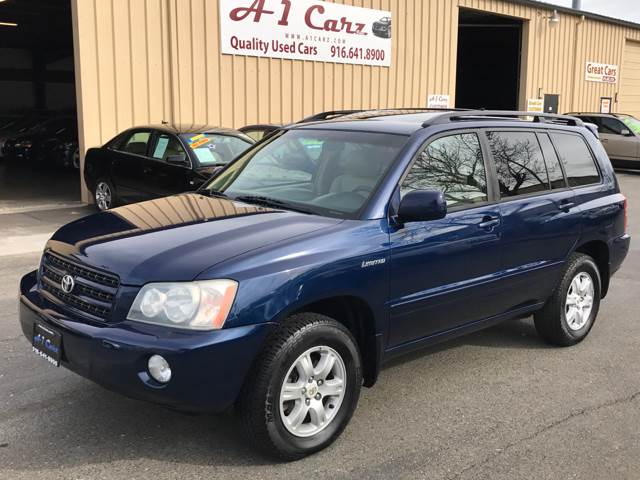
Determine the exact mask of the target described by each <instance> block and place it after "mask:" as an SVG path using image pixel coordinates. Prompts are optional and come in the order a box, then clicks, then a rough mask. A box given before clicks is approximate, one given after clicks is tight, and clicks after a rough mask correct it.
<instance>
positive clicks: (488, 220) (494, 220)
mask: <svg viewBox="0 0 640 480" xmlns="http://www.w3.org/2000/svg"><path fill="white" fill-rule="evenodd" d="M498 225H500V218H499V217H492V216H490V215H487V216H485V217H483V218H482V221H481V222H480V223H479V224H478V227H480V228H482V229H483V230H492V229H493V227H497V226H498Z"/></svg>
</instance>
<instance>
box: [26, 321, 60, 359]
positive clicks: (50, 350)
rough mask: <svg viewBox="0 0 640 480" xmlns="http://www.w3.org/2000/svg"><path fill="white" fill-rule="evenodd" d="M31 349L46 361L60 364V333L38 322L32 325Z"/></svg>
mask: <svg viewBox="0 0 640 480" xmlns="http://www.w3.org/2000/svg"><path fill="white" fill-rule="evenodd" d="M32 345H33V351H34V352H36V353H37V354H38V355H40V356H41V357H42V358H44V359H45V360H46V361H48V362H49V363H51V364H52V365H55V366H56V367H59V366H60V357H61V356H62V335H61V334H60V333H59V332H56V331H55V330H53V329H51V328H49V327H45V326H44V325H41V324H39V323H36V324H34V325H33V342H32Z"/></svg>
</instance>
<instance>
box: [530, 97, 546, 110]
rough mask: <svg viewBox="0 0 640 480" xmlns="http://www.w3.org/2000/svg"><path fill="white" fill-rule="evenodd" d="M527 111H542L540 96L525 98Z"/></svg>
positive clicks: (542, 105) (542, 102)
mask: <svg viewBox="0 0 640 480" xmlns="http://www.w3.org/2000/svg"><path fill="white" fill-rule="evenodd" d="M527 112H536V113H542V112H544V100H542V99H541V98H530V99H528V100H527Z"/></svg>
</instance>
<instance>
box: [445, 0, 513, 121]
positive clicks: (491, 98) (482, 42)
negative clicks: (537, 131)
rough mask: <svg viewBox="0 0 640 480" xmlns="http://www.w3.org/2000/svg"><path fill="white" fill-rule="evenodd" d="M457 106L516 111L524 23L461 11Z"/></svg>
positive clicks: (507, 18)
mask: <svg viewBox="0 0 640 480" xmlns="http://www.w3.org/2000/svg"><path fill="white" fill-rule="evenodd" d="M458 22H459V25H458V65H457V76H456V107H458V108H485V109H492V110H493V109H497V110H517V109H518V95H519V86H520V53H521V51H522V21H521V20H518V19H514V18H511V17H503V16H499V15H492V14H488V13H484V12H478V11H472V10H465V9H460V16H459V20H458Z"/></svg>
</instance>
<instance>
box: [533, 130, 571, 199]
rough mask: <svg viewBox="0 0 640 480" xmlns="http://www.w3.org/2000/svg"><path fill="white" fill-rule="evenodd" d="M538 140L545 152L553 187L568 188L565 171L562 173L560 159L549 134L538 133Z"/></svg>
mask: <svg viewBox="0 0 640 480" xmlns="http://www.w3.org/2000/svg"><path fill="white" fill-rule="evenodd" d="M538 141H539V142H540V146H541V147H542V152H543V153H544V161H545V163H546V164H547V174H548V175H549V182H550V183H551V188H553V189H556V188H566V187H567V182H566V181H565V179H564V173H562V166H561V165H560V159H559V158H558V155H557V154H556V151H555V149H554V148H553V144H552V143H551V140H549V135H547V134H544V133H542V134H538Z"/></svg>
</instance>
